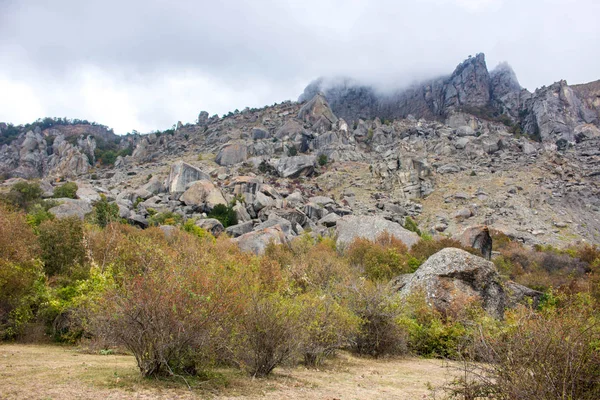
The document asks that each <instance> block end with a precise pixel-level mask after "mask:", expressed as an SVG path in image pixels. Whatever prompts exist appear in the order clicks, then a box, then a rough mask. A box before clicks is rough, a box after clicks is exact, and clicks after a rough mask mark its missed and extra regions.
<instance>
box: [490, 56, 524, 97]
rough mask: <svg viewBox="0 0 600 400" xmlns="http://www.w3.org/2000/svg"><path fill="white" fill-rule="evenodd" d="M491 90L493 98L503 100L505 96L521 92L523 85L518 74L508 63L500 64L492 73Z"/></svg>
mask: <svg viewBox="0 0 600 400" xmlns="http://www.w3.org/2000/svg"><path fill="white" fill-rule="evenodd" d="M490 80H491V82H490V86H491V87H490V88H491V91H492V98H494V99H502V98H503V97H504V96H505V95H507V94H509V93H513V92H519V91H521V85H520V84H519V80H518V79H517V74H515V71H513V69H512V67H511V66H510V65H509V64H508V63H506V62H503V63H500V64H498V66H497V67H496V68H494V70H493V71H492V72H490Z"/></svg>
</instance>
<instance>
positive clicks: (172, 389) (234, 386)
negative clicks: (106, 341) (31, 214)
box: [0, 344, 456, 400]
mask: <svg viewBox="0 0 600 400" xmlns="http://www.w3.org/2000/svg"><path fill="white" fill-rule="evenodd" d="M454 374H456V370H455V369H454V368H451V367H450V366H449V365H448V364H447V363H445V362H443V361H440V360H423V359H416V358H404V359H386V360H373V359H366V358H356V357H354V356H351V355H348V354H345V353H342V354H340V356H339V357H338V358H336V359H335V360H331V361H329V362H328V363H327V365H326V366H325V367H324V368H322V369H321V370H314V369H306V368H303V367H295V368H291V369H285V368H278V369H276V370H275V373H274V375H273V376H272V377H270V378H267V379H252V378H250V377H247V376H245V375H244V374H242V373H240V372H238V371H236V370H232V369H223V370H219V371H217V372H216V373H211V375H210V376H207V377H206V379H204V380H199V379H196V380H193V381H188V383H189V385H190V386H191V390H190V389H189V388H188V386H187V384H186V383H185V382H183V380H182V379H173V380H148V379H142V378H141V377H140V376H139V375H138V372H137V370H136V366H135V360H134V358H133V357H132V356H128V355H112V354H111V355H99V354H87V353H84V352H81V351H80V350H79V349H77V348H74V347H64V346H56V345H22V344H3V345H0V399H48V400H49V399H65V400H70V399H103V400H110V399H198V398H210V399H236V398H248V399H319V400H334V399H339V400H346V399H427V398H429V394H430V390H429V389H428V387H430V386H433V387H436V386H440V385H443V384H444V382H446V381H448V380H449V379H450V378H451V377H452V375H454Z"/></svg>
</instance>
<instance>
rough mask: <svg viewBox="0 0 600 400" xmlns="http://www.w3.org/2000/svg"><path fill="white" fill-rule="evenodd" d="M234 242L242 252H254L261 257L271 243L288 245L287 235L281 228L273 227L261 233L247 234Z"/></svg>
mask: <svg viewBox="0 0 600 400" xmlns="http://www.w3.org/2000/svg"><path fill="white" fill-rule="evenodd" d="M232 240H233V242H234V243H236V244H237V245H238V246H239V247H240V249H241V250H242V251H246V252H252V253H254V254H259V255H260V254H263V253H264V252H265V249H266V248H267V246H268V245H269V243H274V244H284V243H287V239H286V236H285V233H284V232H283V230H282V229H281V227H279V226H273V227H270V228H266V229H262V230H260V231H254V232H249V233H245V234H243V235H241V236H240V237H237V238H235V239H232Z"/></svg>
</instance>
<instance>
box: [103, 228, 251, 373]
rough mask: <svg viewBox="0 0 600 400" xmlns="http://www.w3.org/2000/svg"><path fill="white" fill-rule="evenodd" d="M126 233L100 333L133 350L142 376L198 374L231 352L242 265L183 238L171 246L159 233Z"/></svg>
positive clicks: (233, 255) (173, 239)
mask: <svg viewBox="0 0 600 400" xmlns="http://www.w3.org/2000/svg"><path fill="white" fill-rule="evenodd" d="M116 233H117V235H118V231H117V232H116ZM123 233H125V234H126V235H122V236H121V235H119V236H120V237H119V238H118V242H119V243H118V244H117V247H118V250H117V252H118V253H120V254H119V255H117V258H118V259H120V262H119V263H120V264H121V265H117V264H115V266H116V267H117V268H116V270H115V274H116V276H117V280H116V283H117V286H115V287H114V288H112V289H110V290H108V291H107V292H106V293H105V294H104V296H103V297H102V300H101V302H100V304H99V306H98V310H97V314H96V318H95V319H94V324H93V326H94V327H95V330H94V331H95V332H96V333H97V334H98V335H100V337H102V338H105V339H107V340H111V341H114V342H116V343H119V344H122V345H124V346H125V347H126V348H127V349H128V350H129V351H131V352H132V353H133V354H134V356H135V358H136V361H137V365H138V368H139V370H140V372H141V374H142V375H143V376H146V377H148V376H164V375H173V374H181V373H188V374H194V373H195V372H196V368H197V366H199V365H204V366H206V365H208V363H209V362H210V359H211V358H212V357H213V354H214V353H215V352H219V351H223V349H224V348H225V344H226V343H227V340H226V337H227V334H226V332H228V329H226V320H227V319H228V318H234V317H235V316H237V314H238V311H237V310H238V308H239V304H241V302H240V301H238V300H236V299H237V297H238V296H239V293H240V290H239V286H240V282H245V281H246V280H245V279H244V278H242V277H241V275H240V274H238V273H237V272H236V271H237V270H240V267H241V266H244V265H246V264H245V260H244V258H243V257H240V258H239V259H238V258H237V257H238V256H240V253H239V252H235V251H232V249H230V248H228V251H224V249H221V250H219V249H218V248H217V247H214V246H213V245H212V244H210V242H209V243H203V244H200V243H199V242H198V241H197V240H196V239H195V238H194V237H192V236H191V235H188V234H187V233H185V232H182V231H175V232H173V235H172V236H171V237H170V238H169V239H168V242H167V239H165V236H164V234H162V232H161V231H160V230H159V229H153V228H150V229H148V230H145V231H138V232H136V231H135V230H133V231H131V230H130V229H129V228H126V229H124V230H123ZM130 234H132V235H131V236H129V235H130ZM167 243H169V244H167ZM232 258H233V259H234V260H235V261H234V262H233V263H232ZM238 262H239V264H238ZM236 266H237V268H236Z"/></svg>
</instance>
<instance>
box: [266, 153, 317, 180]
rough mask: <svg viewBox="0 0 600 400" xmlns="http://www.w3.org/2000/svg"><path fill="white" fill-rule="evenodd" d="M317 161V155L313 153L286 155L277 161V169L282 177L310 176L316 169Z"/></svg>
mask: <svg viewBox="0 0 600 400" xmlns="http://www.w3.org/2000/svg"><path fill="white" fill-rule="evenodd" d="M315 162H316V157H315V156H313V155H301V156H294V157H284V158H282V159H280V160H279V161H277V164H276V165H275V169H276V170H277V172H278V173H279V175H280V176H281V177H282V178H297V177H299V176H310V175H311V174H312V173H313V172H314V170H315Z"/></svg>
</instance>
